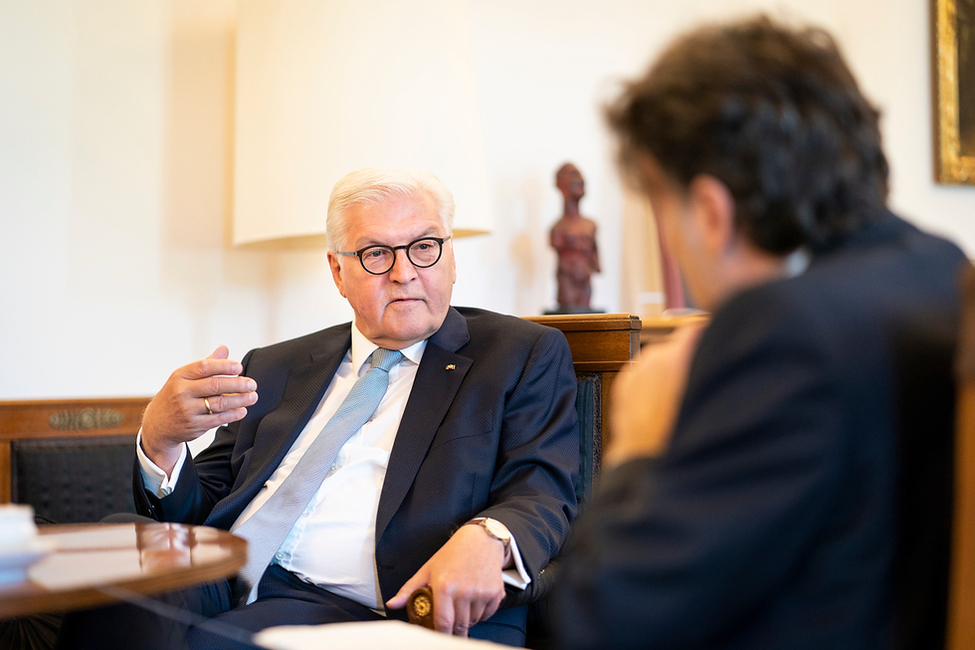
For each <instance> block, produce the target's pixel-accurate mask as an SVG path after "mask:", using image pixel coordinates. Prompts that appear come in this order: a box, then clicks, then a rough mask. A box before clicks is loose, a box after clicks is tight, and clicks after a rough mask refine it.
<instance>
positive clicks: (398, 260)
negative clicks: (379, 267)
mask: <svg viewBox="0 0 975 650" xmlns="http://www.w3.org/2000/svg"><path fill="white" fill-rule="evenodd" d="M415 277H416V267H415V266H413V262H411V261H410V258H409V257H408V256H407V255H406V249H405V248H401V249H399V250H397V251H393V268H391V269H390V270H389V279H390V280H392V281H393V282H399V283H400V284H406V283H407V282H409V281H410V280H412V279H413V278H415Z"/></svg>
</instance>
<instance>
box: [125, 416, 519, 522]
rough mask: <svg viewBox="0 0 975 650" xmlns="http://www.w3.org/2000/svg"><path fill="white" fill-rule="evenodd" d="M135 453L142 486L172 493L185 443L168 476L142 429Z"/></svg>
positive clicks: (160, 495) (162, 493) (160, 494)
mask: <svg viewBox="0 0 975 650" xmlns="http://www.w3.org/2000/svg"><path fill="white" fill-rule="evenodd" d="M135 455H136V457H137V458H138V459H139V469H140V470H141V474H142V485H143V487H145V489H146V490H148V491H149V492H151V493H152V494H155V495H156V497H158V498H160V499H161V498H163V497H165V496H169V495H170V494H172V492H173V488H175V487H176V481H177V479H179V472H180V470H181V469H183V463H184V462H185V461H186V445H183V448H182V449H181V450H180V453H179V460H177V461H176V465H175V467H173V472H172V474H170V475H169V476H166V472H164V471H162V470H161V469H159V467H158V466H157V465H156V464H155V463H154V462H152V461H151V460H149V457H148V456H146V454H145V452H144V451H142V429H139V435H138V436H136V439H135ZM512 541H513V540H512Z"/></svg>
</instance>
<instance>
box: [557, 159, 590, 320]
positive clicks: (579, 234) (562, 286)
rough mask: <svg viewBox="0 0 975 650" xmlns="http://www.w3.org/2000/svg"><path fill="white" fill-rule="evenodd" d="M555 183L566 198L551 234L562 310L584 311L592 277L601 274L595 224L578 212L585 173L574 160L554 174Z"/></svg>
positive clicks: (561, 311) (586, 310)
mask: <svg viewBox="0 0 975 650" xmlns="http://www.w3.org/2000/svg"><path fill="white" fill-rule="evenodd" d="M555 186H556V187H557V188H559V191H560V192H562V196H563V198H564V199H565V210H564V213H563V215H562V218H561V219H559V220H558V221H557V222H556V223H555V225H554V226H552V230H551V233H550V242H551V244H552V248H554V249H555V252H556V253H558V255H559V266H558V271H557V272H556V278H557V280H558V285H559V293H558V301H559V308H558V312H559V313H563V314H565V313H585V312H590V311H592V308H591V307H590V305H589V299H590V295H591V293H592V289H591V286H590V282H589V280H590V277H591V276H592V274H593V273H599V270H600V269H599V253H598V251H597V250H596V223H595V222H594V221H592V220H591V219H587V218H586V217H584V216H582V215H581V214H579V201H580V200H581V199H582V197H583V196H585V194H586V184H585V181H584V180H583V178H582V174H581V173H579V170H578V169H576V167H575V165H573V164H572V163H566V164H564V165H562V166H561V167H560V168H559V170H558V171H557V172H556V173H555Z"/></svg>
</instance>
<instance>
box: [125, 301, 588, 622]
mask: <svg viewBox="0 0 975 650" xmlns="http://www.w3.org/2000/svg"><path fill="white" fill-rule="evenodd" d="M350 346H351V326H350V324H348V323H346V324H344V325H338V326H335V327H332V328H329V329H325V330H322V331H320V332H316V333H314V334H310V335H308V336H305V337H302V338H298V339H294V340H290V341H285V342H283V343H278V344H276V345H272V346H269V347H266V348H260V349H256V350H252V351H251V352H249V353H248V354H247V355H246V356H245V357H244V359H243V362H242V363H243V366H244V374H245V375H246V376H248V377H252V378H253V379H254V380H255V381H256V382H257V385H258V393H259V395H260V398H259V400H258V402H257V404H255V405H254V406H253V407H251V408H249V409H248V414H247V416H246V417H245V418H244V419H243V420H241V421H240V422H236V423H233V424H231V425H229V426H226V427H222V428H221V429H219V430H218V431H217V434H216V438H215V440H214V442H213V444H212V445H210V447H209V448H208V449H206V450H205V451H203V452H201V453H200V454H199V455H198V456H197V457H196V458H195V460H194V462H192V463H189V462H188V463H186V465H185V466H184V468H183V470H182V473H181V475H180V477H179V480H178V481H177V485H176V488H175V490H174V491H173V493H172V494H171V495H169V496H167V497H165V498H163V499H157V498H156V497H155V496H154V495H151V494H149V493H147V492H146V491H145V490H144V489H142V486H141V479H140V477H139V474H138V471H137V472H136V490H135V492H136V501H137V506H138V508H139V510H140V512H142V514H146V515H148V516H151V517H154V518H156V519H159V520H161V521H177V522H184V523H192V524H206V525H208V526H214V527H216V528H222V529H229V528H230V526H231V525H232V524H233V523H234V521H235V520H236V519H237V517H238V516H239V515H240V513H241V511H242V510H243V509H244V508H245V507H246V506H247V504H248V503H250V501H251V500H252V499H253V498H254V496H255V495H256V494H257V493H258V491H259V490H260V489H261V487H262V486H263V485H264V483H265V481H267V479H268V478H269V477H270V476H271V474H272V473H273V472H274V470H275V469H276V468H277V466H278V464H279V463H280V462H281V460H282V459H283V458H284V456H285V454H286V453H287V452H288V450H289V449H290V447H291V445H292V443H293V442H294V440H295V438H297V436H298V434H299V433H300V432H301V431H302V429H303V428H304V426H305V425H306V424H307V422H308V420H309V419H310V418H311V416H312V414H313V413H314V410H315V408H316V406H317V405H318V403H319V402H320V401H321V398H322V396H323V394H324V392H325V390H326V388H327V387H328V385H329V382H330V381H331V379H332V375H333V374H334V373H335V370H336V369H337V368H338V365H339V363H340V362H341V361H342V359H343V357H344V356H345V354H346V352H347V351H348V350H349V347H350ZM575 387H576V379H575V374H574V372H573V369H572V359H571V355H570V352H569V347H568V344H567V343H566V341H565V337H564V336H563V335H562V333H561V332H559V331H558V330H555V329H552V328H548V327H542V326H539V325H536V324H534V323H530V322H528V321H525V320H522V319H519V318H514V317H511V316H502V315H499V314H495V313H491V312H487V311H482V310H476V309H468V308H459V309H455V308H451V309H450V310H449V312H448V314H447V317H446V319H445V321H444V323H443V325H442V326H441V328H440V330H439V331H437V332H436V333H435V334H434V335H433V336H431V337H430V339H429V341H428V343H427V347H426V350H425V351H424V354H423V359H422V361H421V363H420V366H419V368H418V369H417V374H416V379H415V382H414V385H413V389H412V392H411V393H410V397H409V400H408V402H407V405H406V410H405V412H404V414H403V419H402V421H401V424H400V428H399V431H398V432H397V435H396V440H395V442H394V444H393V449H392V452H391V454H390V458H389V464H388V467H387V472H386V478H385V482H384V484H383V488H382V493H381V497H380V500H379V509H378V515H377V521H376V565H377V568H378V572H379V585H380V590H381V593H382V597H383V599H384V600H387V599H389V598H391V597H392V596H393V595H394V594H395V593H396V592H397V591H398V590H399V588H400V587H401V586H402V585H403V584H404V583H405V582H406V581H407V580H408V579H409V578H410V577H412V576H413V574H414V573H416V571H417V570H419V568H420V567H421V566H422V565H423V563H425V562H426V561H427V560H428V559H430V557H431V556H432V555H433V554H434V553H436V551H437V550H438V549H439V548H440V547H441V546H443V544H444V543H445V542H446V541H447V540H448V539H449V537H450V535H451V534H452V533H453V532H454V531H455V530H456V529H457V528H458V527H459V526H461V525H463V524H464V523H465V522H466V521H468V520H469V519H471V518H473V517H476V516H486V517H493V518H495V519H497V520H499V521H501V522H502V523H504V524H505V525H506V526H507V527H508V529H509V530H510V531H511V533H512V535H514V537H515V539H517V540H518V548H519V550H520V552H521V555H522V558H523V560H524V562H525V567H526V569H527V570H528V571H529V572H530V574H531V575H533V576H534V575H537V574H538V572H539V571H540V570H541V569H542V568H543V567H544V566H545V564H546V563H547V562H548V561H549V559H551V558H552V557H553V556H554V555H555V554H556V553H557V552H558V551H559V549H560V547H561V545H562V542H563V540H564V539H565V537H566V535H567V534H568V529H569V522H570V521H571V520H572V518H573V517H574V515H575V512H576V499H575V492H574V487H573V484H574V481H575V478H576V474H577V473H578V469H579V442H578V429H577V423H576V411H575ZM387 614H388V615H389V616H390V617H392V618H404V619H405V611H404V610H398V611H396V610H392V611H389V612H387ZM491 623H497V624H502V625H505V626H512V625H513V626H516V627H518V628H520V629H521V630H522V632H523V631H524V626H525V608H524V607H519V608H513V609H509V610H502V611H500V612H498V613H497V614H496V615H495V616H494V617H492V619H491V620H490V621H487V622H485V623H482V624H481V626H482V630H481V631H480V632H479V631H478V630H477V626H476V627H475V628H474V629H472V634H474V633H477V635H478V636H481V637H482V638H483V637H491V636H492V634H491V632H490V630H491Z"/></svg>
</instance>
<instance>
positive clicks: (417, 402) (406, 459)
mask: <svg viewBox="0 0 975 650" xmlns="http://www.w3.org/2000/svg"><path fill="white" fill-rule="evenodd" d="M469 339H470V336H469V334H468V330H467V319H466V318H464V317H463V316H462V315H461V314H460V313H459V312H457V311H456V310H455V309H453V308H450V310H449V311H448V312H447V317H446V319H444V324H443V325H442V326H441V327H440V329H439V330H438V331H437V333H436V334H434V335H433V336H431V337H430V340H429V341H428V342H427V347H426V349H425V350H424V352H423V359H422V360H421V361H420V366H419V368H417V371H416V378H415V379H414V381H413V390H412V391H410V398H409V400H408V401H407V403H406V409H405V410H404V412H403V419H402V420H401V421H400V426H399V430H398V431H397V432H396V441H395V442H394V443H393V450H392V452H390V456H389V465H388V466H387V468H386V478H385V480H384V482H383V489H382V494H381V496H380V497H379V509H378V512H377V514H376V541H377V542H378V541H379V539H380V538H382V534H383V531H385V530H386V526H387V525H388V524H389V520H390V519H392V517H393V514H394V513H395V512H396V510H397V509H398V508H399V506H400V504H401V503H402V502H403V499H404V498H405V497H406V493H407V492H409V490H410V486H412V485H413V479H414V478H415V477H416V473H417V472H418V471H419V469H420V464H421V463H422V462H423V458H424V457H425V456H426V453H427V450H428V449H429V448H430V443H431V442H433V436H434V435H435V434H436V433H437V429H438V427H439V426H440V423H441V422H443V419H444V417H445V416H446V414H447V410H448V409H449V408H450V405H451V404H452V403H453V401H454V396H455V395H456V394H457V391H458V390H459V389H460V385H461V384H462V383H463V381H464V377H465V376H466V375H467V372H468V370H470V368H471V365H472V364H473V363H474V360H473V359H471V358H470V357H465V356H463V355H460V354H457V353H456V351H457V350H458V349H460V348H461V347H462V346H463V345H464V344H466V343H467V341H468V340H469Z"/></svg>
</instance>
